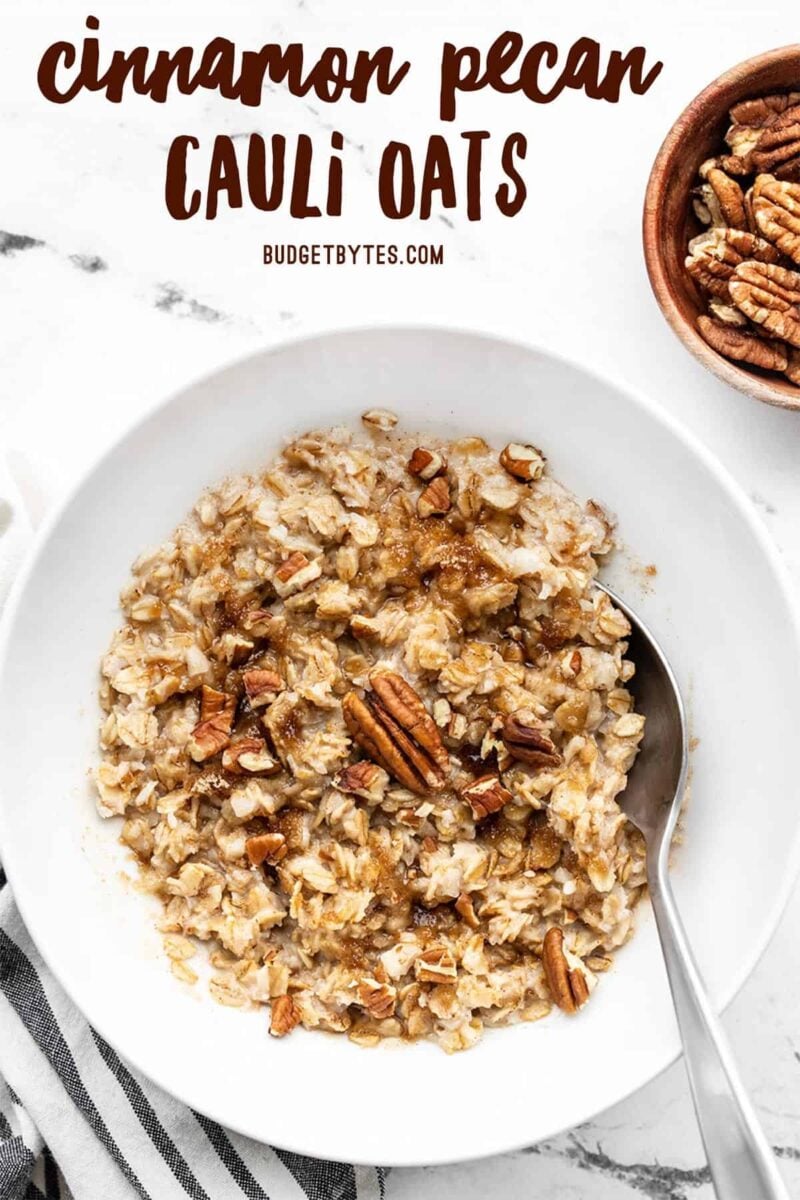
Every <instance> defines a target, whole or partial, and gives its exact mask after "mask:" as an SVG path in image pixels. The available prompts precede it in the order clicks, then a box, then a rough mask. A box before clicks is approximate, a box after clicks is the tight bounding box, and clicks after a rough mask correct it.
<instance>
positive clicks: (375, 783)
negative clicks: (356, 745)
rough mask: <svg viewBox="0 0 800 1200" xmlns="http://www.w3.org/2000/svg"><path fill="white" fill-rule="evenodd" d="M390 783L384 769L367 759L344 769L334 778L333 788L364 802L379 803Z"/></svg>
mask: <svg viewBox="0 0 800 1200" xmlns="http://www.w3.org/2000/svg"><path fill="white" fill-rule="evenodd" d="M388 782H389V777H388V775H387V774H386V772H385V771H384V769H383V767H379V766H377V765H376V764H375V763H374V762H370V761H369V759H368V758H365V759H362V761H361V762H357V763H351V764H350V766H349V767H344V769H343V770H341V771H340V772H339V774H338V775H336V777H335V778H334V781H333V786H334V787H335V788H338V789H339V791H340V792H347V793H349V794H350V795H352V796H361V797H362V799H364V800H372V801H373V802H374V803H378V802H379V801H380V800H382V799H383V794H384V792H385V791H386V785H387V784H388Z"/></svg>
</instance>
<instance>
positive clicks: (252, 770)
mask: <svg viewBox="0 0 800 1200" xmlns="http://www.w3.org/2000/svg"><path fill="white" fill-rule="evenodd" d="M222 765H223V767H224V768H225V770H226V771H230V773H231V774H232V775H241V774H242V772H247V774H248V775H277V774H278V772H279V771H280V769H281V765H280V763H279V762H277V761H276V760H275V759H274V758H273V757H272V755H271V754H269V753H268V751H267V743H266V742H265V741H264V739H263V738H258V737H246V738H240V739H239V740H238V741H236V742H231V744H230V745H229V746H228V747H227V748H226V749H225V750H224V751H223V752H222Z"/></svg>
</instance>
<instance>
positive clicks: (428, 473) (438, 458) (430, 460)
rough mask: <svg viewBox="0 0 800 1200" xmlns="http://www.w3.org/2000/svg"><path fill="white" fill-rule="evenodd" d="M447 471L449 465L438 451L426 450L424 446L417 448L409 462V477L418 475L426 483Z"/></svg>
mask: <svg viewBox="0 0 800 1200" xmlns="http://www.w3.org/2000/svg"><path fill="white" fill-rule="evenodd" d="M446 470H447V463H446V462H445V460H444V458H443V457H442V455H441V454H439V453H438V451H436V450H426V449H425V447H424V446H417V448H416V450H415V451H414V453H413V454H412V455H411V458H410V459H409V460H408V473H409V475H416V476H417V477H418V478H419V479H424V480H426V481H427V480H429V479H433V478H434V476H436V475H441V474H442V472H443V471H446Z"/></svg>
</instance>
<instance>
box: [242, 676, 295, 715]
mask: <svg viewBox="0 0 800 1200" xmlns="http://www.w3.org/2000/svg"><path fill="white" fill-rule="evenodd" d="M242 682H243V683H244V690H245V692H246V693H247V699H248V700H249V701H250V707H251V708H263V707H264V705H265V704H271V703H272V701H273V700H274V699H275V697H276V696H277V694H278V692H282V691H283V689H284V686H285V685H284V682H283V680H282V679H281V677H280V675H279V674H278V672H277V671H270V670H267V669H266V668H264V667H254V668H253V669H252V670H251V671H245V672H243V674H242Z"/></svg>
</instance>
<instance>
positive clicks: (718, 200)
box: [694, 158, 747, 229]
mask: <svg viewBox="0 0 800 1200" xmlns="http://www.w3.org/2000/svg"><path fill="white" fill-rule="evenodd" d="M699 174H700V178H701V179H702V181H703V182H702V183H701V184H700V186H699V187H698V188H696V189H695V201H694V210H695V213H696V214H697V217H698V220H700V221H702V222H703V224H704V225H731V226H733V228H734V229H747V213H746V211H745V206H744V193H743V192H742V189H741V187H740V186H739V184H738V183H737V182H736V180H735V179H731V177H730V176H729V175H726V174H725V172H724V171H723V170H721V168H720V166H719V161H718V160H717V159H716V158H709V159H708V160H707V161H706V162H704V163H703V164H702V166H701V167H700V172H699Z"/></svg>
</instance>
